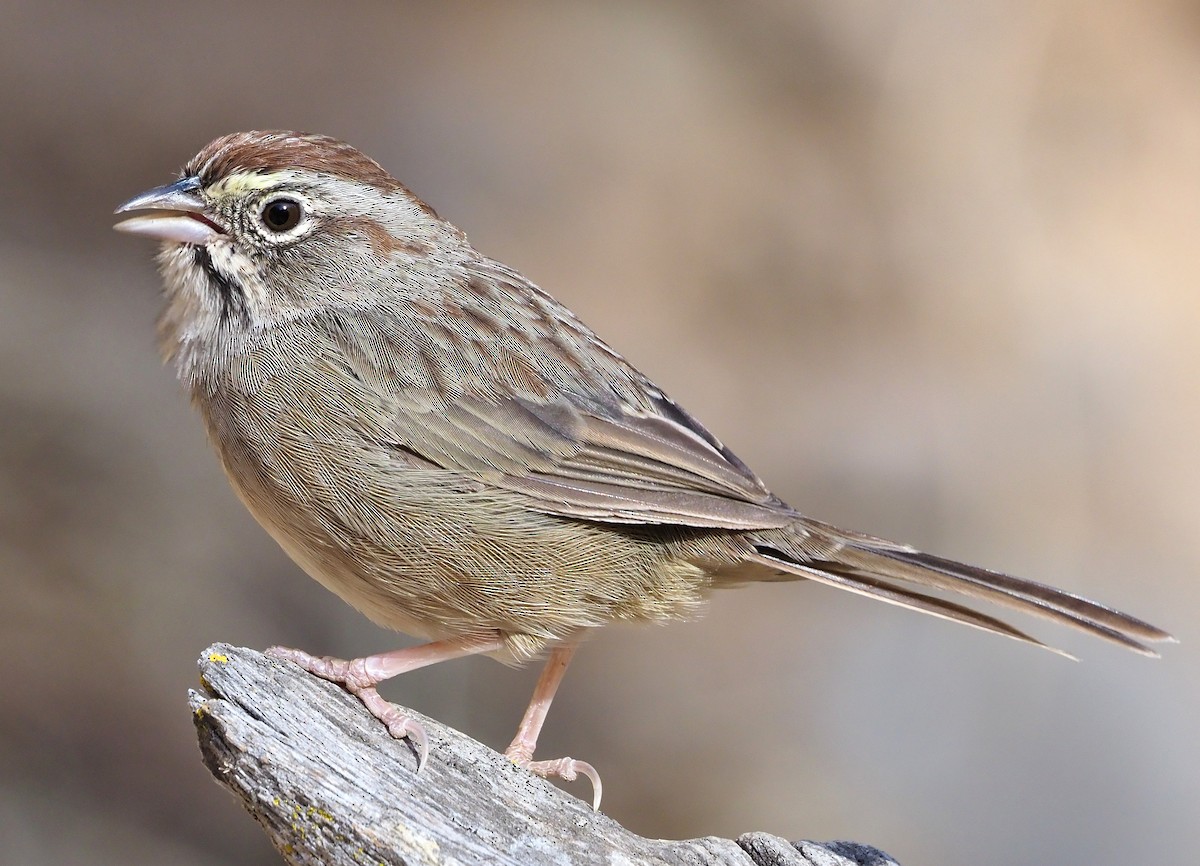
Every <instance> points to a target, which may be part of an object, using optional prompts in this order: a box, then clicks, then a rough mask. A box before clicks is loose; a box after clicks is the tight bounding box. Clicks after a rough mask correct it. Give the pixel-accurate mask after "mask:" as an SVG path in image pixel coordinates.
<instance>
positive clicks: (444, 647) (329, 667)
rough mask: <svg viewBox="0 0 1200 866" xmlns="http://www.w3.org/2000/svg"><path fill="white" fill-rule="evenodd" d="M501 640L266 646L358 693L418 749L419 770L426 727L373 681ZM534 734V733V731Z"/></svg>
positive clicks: (424, 753) (498, 643) (392, 731)
mask: <svg viewBox="0 0 1200 866" xmlns="http://www.w3.org/2000/svg"><path fill="white" fill-rule="evenodd" d="M503 645H504V641H503V640H501V638H500V635H499V634H492V635H489V636H487V637H470V638H453V639H451V640H439V641H434V642H433V643H427V644H421V645H420V646H414V647H406V648H405V649H400V650H393V651H392V652H387V653H380V654H379V655H373V656H367V657H366V658H361V659H349V660H346V659H337V658H332V657H330V656H324V657H318V656H313V655H309V654H308V653H306V652H303V651H302V650H295V649H288V648H287V647H281V646H273V647H271V648H270V649H269V650H267V655H269V656H271V657H272V658H277V659H283V660H284V661H290V662H293V663H295V664H298V665H300V667H302V668H304V669H305V670H306V671H308V672H309V673H311V674H316V675H317V676H319V677H320V678H321V679H324V680H329V681H330V682H335V683H340V684H341V685H343V686H345V688H346V691H348V692H350V694H352V695H355V696H357V697H358V699H359V700H360V701H362V702H363V705H364V706H366V708H367V709H368V710H370V712H371V715H373V716H374V717H375V718H377V719H379V721H381V722H383V723H384V724H385V725H386V726H387V729H388V733H390V734H391V735H392V736H393V737H395V738H396V739H399V740H402V739H404V738H405V737H408V738H409V739H410V740H412V743H413V746H414V748H416V750H417V772H418V773H419V772H421V768H422V767H424V766H425V759H426V757H428V755H429V738H428V736H426V734H425V728H423V727H422V726H421V723H420V722H418V721H417V720H416V719H414V718H412V717H410V716H408V715H407V714H405V713H404V712H403V711H402V710H401V709H400V708H399V707H397V706H396V705H395V704H393V703H390V702H388V701H385V700H384V699H383V697H382V696H381V695H380V694H379V692H378V691H376V689H375V686H377V685H379V684H380V683H381V682H383V681H384V680H389V679H391V678H392V677H394V676H397V675H399V674H403V673H407V672H408V671H415V670H416V669H417V668H423V667H426V666H428V665H432V664H437V663H438V662H444V661H449V660H450V659H456V658H460V657H461V656H468V655H474V654H475V653H481V652H490V651H492V650H496V649H500V648H501V647H502V646H503ZM534 736H535V737H536V736H537V734H536V733H535V734H534Z"/></svg>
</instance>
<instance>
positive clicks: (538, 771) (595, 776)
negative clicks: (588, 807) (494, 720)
mask: <svg viewBox="0 0 1200 866" xmlns="http://www.w3.org/2000/svg"><path fill="white" fill-rule="evenodd" d="M506 757H508V759H509V760H510V761H512V762H513V763H514V764H516V765H517V766H518V767H524V768H525V769H526V770H528V771H529V772H531V773H533V774H534V775H535V776H541V777H542V778H543V779H551V778H554V779H562V780H563V781H564V782H574V781H575V780H576V779H577V778H579V776H580V775H584V776H587V777H588V780H589V781H590V782H591V783H592V811H593V812H599V811H600V798H601V796H603V794H604V785H603V783H601V781H600V774H599V773H597V772H596V768H595V767H593V766H592V765H591V764H589V763H588V762H587V761H577V760H575V759H574V758H558V759H557V760H553V761H531V760H529V759H527V758H526V759H524V760H523V759H522V758H521V757H520V756H518V755H507V756H506Z"/></svg>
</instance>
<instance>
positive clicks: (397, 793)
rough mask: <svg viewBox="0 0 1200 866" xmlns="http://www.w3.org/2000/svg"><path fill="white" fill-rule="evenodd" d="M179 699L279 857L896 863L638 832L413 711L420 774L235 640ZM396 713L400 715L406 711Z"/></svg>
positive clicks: (715, 864) (366, 724)
mask: <svg viewBox="0 0 1200 866" xmlns="http://www.w3.org/2000/svg"><path fill="white" fill-rule="evenodd" d="M200 674H201V683H202V690H200V691H193V692H191V695H190V704H191V707H192V711H193V713H194V715H195V720H196V729H197V731H198V733H199V736H200V750H201V752H202V753H203V756H204V763H205V764H206V765H207V766H208V768H209V770H211V771H212V774H213V775H214V776H215V777H216V779H217V781H218V782H220V783H221V784H222V785H224V786H225V787H227V788H228V789H229V790H231V791H232V792H233V793H234V794H236V795H237V796H238V798H239V799H240V800H241V801H242V804H243V805H244V806H245V807H246V809H247V810H248V811H249V812H250V814H251V815H253V816H254V818H255V820H257V821H258V822H259V823H260V824H261V825H262V826H263V828H264V829H265V830H266V831H267V834H268V835H269V836H270V837H271V841H272V842H273V843H274V845H275V847H276V848H277V849H278V850H279V852H280V853H281V854H282V855H283V856H284V858H285V859H286V860H287V861H288V862H290V863H305V864H308V863H321V864H371V866H377V864H406V866H416V864H422V866H424V864H457V866H470V864H476V863H486V864H511V866H549V864H554V866H565V864H592V863H596V864H601V863H602V864H606V866H608V864H621V866H625V864H629V866H634V864H637V866H641V864H654V866H657V864H663V866H676V864H679V866H682V864H688V866H755V864H757V866H854V864H861V866H868V864H869V866H896V863H895V861H893V860H892V859H891V858H889V857H888V856H887V855H886V854H883V853H882V852H880V851H877V850H875V849H874V848H870V847H867V846H865V845H858V844H855V843H849V842H831V843H816V842H796V843H794V844H792V843H788V842H786V841H784V840H783V839H780V838H778V837H775V836H770V835H768V834H766V833H747V834H745V835H743V836H741V837H739V838H738V839H737V840H731V839H720V838H717V837H711V836H710V837H706V838H704V839H690V840H686V841H680V842H673V841H666V840H661V839H643V838H642V837H640V836H636V835H634V834H633V833H630V832H629V831H628V830H626V829H625V828H623V827H622V826H620V825H619V824H617V823H616V822H615V821H613V820H612V819H611V818H608V817H607V816H605V815H604V814H603V813H600V814H597V813H595V812H593V811H592V810H591V808H590V806H588V805H587V804H585V803H584V802H582V801H581V800H578V799H576V798H574V797H572V796H570V795H569V794H566V793H564V792H563V791H560V790H559V789H557V788H555V787H554V786H553V785H550V784H547V783H546V782H544V781H542V780H541V779H538V778H536V777H534V776H533V775H531V774H530V773H528V772H526V771H525V770H522V769H520V768H518V767H516V766H514V765H513V764H511V763H509V762H508V761H507V760H505V759H504V757H503V756H501V755H499V754H497V753H496V752H494V751H492V750H491V749H489V748H488V747H486V746H484V745H482V744H480V743H477V742H475V741H474V740H472V739H470V738H468V737H466V736H464V735H463V734H460V733H459V732H458V731H455V730H453V729H452V728H447V727H446V726H444V725H440V724H438V723H437V722H435V721H434V720H432V719H429V718H426V717H425V716H421V715H419V714H417V713H413V715H414V716H415V717H417V718H419V719H420V721H421V722H422V723H423V724H424V725H425V729H426V731H427V732H428V733H429V746H430V760H429V762H428V763H427V764H426V766H425V768H424V769H423V770H422V771H421V774H420V776H417V775H416V774H415V772H414V770H415V768H416V755H415V754H414V752H413V749H412V747H411V746H410V745H409V744H408V743H407V742H402V741H397V740H393V739H392V738H391V737H390V736H389V735H388V733H387V731H386V730H385V729H384V727H383V726H382V725H380V724H379V723H378V722H376V721H375V720H374V719H373V718H371V716H369V715H368V714H367V712H366V711H365V710H364V709H363V707H362V705H361V704H360V703H359V702H358V701H357V700H355V699H354V698H352V697H351V696H350V695H349V694H347V693H346V692H345V691H343V690H342V689H340V688H338V687H337V686H335V685H332V684H331V683H327V682H324V681H322V680H319V679H317V678H316V677H314V676H311V675H309V674H307V673H305V672H303V671H302V670H300V669H299V668H297V667H294V666H292V665H287V664H284V663H281V662H278V661H275V660H274V659H269V658H267V657H265V656H264V655H262V654H261V653H258V652H254V651H253V650H248V649H244V648H241V647H233V646H228V645H225V644H215V645H213V646H212V647H210V648H209V649H207V650H206V651H205V652H204V654H203V655H202V656H201V657H200ZM408 712H412V711H411V710H410V711H408Z"/></svg>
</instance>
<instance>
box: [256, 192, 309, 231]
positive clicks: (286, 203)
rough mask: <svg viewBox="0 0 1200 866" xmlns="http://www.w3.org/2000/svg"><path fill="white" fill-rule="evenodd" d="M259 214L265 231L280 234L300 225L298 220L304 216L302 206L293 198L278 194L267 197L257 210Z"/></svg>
mask: <svg viewBox="0 0 1200 866" xmlns="http://www.w3.org/2000/svg"><path fill="white" fill-rule="evenodd" d="M259 216H260V217H261V219H262V223H263V225H264V226H266V227H267V231H270V232H274V233H276V234H282V233H283V232H289V231H291V230H292V229H294V228H295V227H296V226H298V225H300V220H301V219H303V218H304V208H303V207H301V205H300V202H298V201H296V200H295V199H294V198H288V197H286V196H280V197H278V198H272V199H268V200H267V201H266V202H265V203H264V204H263V206H262V210H261V211H259Z"/></svg>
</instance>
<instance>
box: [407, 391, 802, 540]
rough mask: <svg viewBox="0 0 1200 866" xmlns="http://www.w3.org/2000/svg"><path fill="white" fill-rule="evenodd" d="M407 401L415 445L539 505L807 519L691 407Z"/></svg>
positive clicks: (626, 519)
mask: <svg viewBox="0 0 1200 866" xmlns="http://www.w3.org/2000/svg"><path fill="white" fill-rule="evenodd" d="M406 402H407V401H404V400H402V399H401V400H398V401H397V403H396V412H395V416H394V418H395V422H394V429H395V431H396V433H397V434H398V437H397V438H398V439H399V440H401V441H402V442H403V443H404V445H405V447H406V448H409V449H411V450H413V451H415V452H416V453H418V454H419V455H420V456H422V457H424V458H425V459H426V460H429V461H431V462H433V463H436V464H437V465H439V466H441V467H443V468H446V469H455V470H459V471H465V472H468V473H470V474H473V475H476V476H478V477H480V478H481V479H483V480H485V481H486V482H487V483H488V484H491V485H493V486H495V487H499V488H502V489H506V490H511V491H514V492H517V493H520V494H522V495H523V496H524V497H526V499H527V500H528V503H529V507H530V508H532V509H535V510H538V511H544V512H547V513H550V514H558V515H562V516H566V517H578V518H583V519H588V520H598V521H602V522H614V523H671V524H677V525H681V526H696V527H723V528H727V529H766V528H771V527H780V526H785V525H787V524H788V523H790V522H791V521H793V520H794V519H795V515H794V514H793V513H791V511H790V510H789V509H787V508H786V506H783V505H782V503H780V502H779V501H778V500H777V499H776V498H775V497H774V496H772V495H771V493H770V492H769V491H768V490H767V489H766V487H765V486H763V484H762V482H761V481H759V479H758V478H757V477H756V476H755V475H754V474H753V473H752V472H750V470H749V469H747V468H746V467H745V465H744V464H742V463H741V462H740V461H738V460H737V458H736V457H732V455H731V454H729V453H728V451H727V450H726V449H724V447H723V446H721V445H720V443H718V442H716V441H715V440H712V439H711V437H709V436H708V435H706V431H704V429H703V428H702V427H700V426H699V425H698V424H696V423H695V422H694V421H691V419H690V418H688V417H687V416H686V415H683V414H682V412H679V414H678V416H677V417H672V415H674V412H672V414H671V415H668V414H666V412H665V411H664V412H663V413H647V412H645V411H636V410H630V409H629V408H627V407H621V408H617V407H612V406H606V407H604V408H603V409H599V408H597V407H595V406H593V405H587V403H586V402H585V401H583V400H582V399H578V398H576V399H572V397H571V395H562V396H560V397H559V398H557V399H555V400H552V401H536V402H535V401H533V400H530V399H528V398H523V397H512V396H509V397H505V398H502V399H499V400H483V399H479V398H467V397H463V398H459V399H458V400H456V401H455V402H453V403H452V404H450V405H448V406H445V407H444V408H442V409H439V410H429V409H424V408H423V407H418V406H414V405H413V404H412V403H407V405H406ZM666 406H670V408H671V409H674V408H675V407H673V405H672V404H666ZM666 406H664V409H665V408H666ZM678 411H679V410H677V409H676V410H675V412H678ZM684 419H686V420H684ZM688 422H690V423H688ZM693 425H694V426H693ZM731 458H732V459H731Z"/></svg>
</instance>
